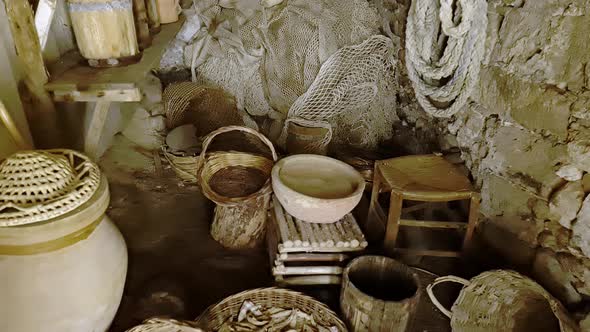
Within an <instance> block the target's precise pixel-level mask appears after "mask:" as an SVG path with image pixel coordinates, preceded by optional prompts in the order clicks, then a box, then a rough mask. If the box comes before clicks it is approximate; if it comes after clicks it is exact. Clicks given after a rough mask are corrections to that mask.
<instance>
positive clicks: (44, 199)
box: [0, 149, 100, 226]
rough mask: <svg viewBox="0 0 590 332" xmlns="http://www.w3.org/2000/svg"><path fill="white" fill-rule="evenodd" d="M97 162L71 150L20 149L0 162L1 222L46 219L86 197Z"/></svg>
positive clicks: (96, 177)
mask: <svg viewBox="0 0 590 332" xmlns="http://www.w3.org/2000/svg"><path fill="white" fill-rule="evenodd" d="M99 183H100V170H99V169H98V166H97V165H96V164H94V163H93V162H92V161H90V160H89V159H88V157H86V156H84V155H83V154H81V153H78V152H76V151H73V150H64V149H59V150H44V151H42V150H37V151H21V152H17V153H15V154H13V155H12V156H10V157H9V158H8V159H6V160H4V161H3V162H2V163H1V164H0V212H2V213H0V226H16V225H25V224H30V223H35V222H39V221H45V220H48V219H51V218H54V217H57V216H60V215H63V214H65V213H67V212H69V211H72V210H74V209H75V208H77V207H78V206H80V205H82V204H84V203H85V202H86V201H88V200H89V199H90V198H91V197H92V195H93V194H94V193H95V192H96V190H97V189H98V186H99Z"/></svg>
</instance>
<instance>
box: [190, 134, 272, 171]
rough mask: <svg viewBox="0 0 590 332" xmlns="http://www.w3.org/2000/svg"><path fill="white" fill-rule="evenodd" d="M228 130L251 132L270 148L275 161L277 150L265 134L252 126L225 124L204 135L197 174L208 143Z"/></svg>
mask: <svg viewBox="0 0 590 332" xmlns="http://www.w3.org/2000/svg"><path fill="white" fill-rule="evenodd" d="M230 131H243V132H246V133H249V134H252V135H254V136H256V137H258V138H259V139H260V140H261V141H262V142H263V143H264V144H266V145H267V146H268V148H269V149H270V152H271V154H272V159H273V161H275V162H276V161H277V160H278V157H277V152H276V151H275V147H274V145H273V144H272V142H271V141H270V140H269V139H268V138H267V137H266V136H264V135H262V134H261V133H259V132H258V131H256V130H254V129H252V128H248V127H243V126H226V127H221V128H219V129H217V130H214V131H212V132H211V133H209V135H207V137H205V140H204V141H203V149H202V150H201V156H200V157H199V160H198V161H197V174H200V172H201V167H203V163H204V162H205V153H206V152H207V149H208V148H209V144H211V142H212V141H213V139H214V138H215V137H216V136H217V135H220V134H223V133H227V132H230Z"/></svg>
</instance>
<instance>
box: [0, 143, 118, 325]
mask: <svg viewBox="0 0 590 332" xmlns="http://www.w3.org/2000/svg"><path fill="white" fill-rule="evenodd" d="M108 204H109V190H108V184H107V181H106V178H105V177H104V176H103V175H101V174H100V171H99V169H98V167H97V166H96V165H95V164H94V163H92V162H91V161H90V160H88V158H86V157H85V156H84V155H81V154H79V153H77V152H75V151H71V150H47V151H26V152H19V153H16V154H14V155H13V156H11V157H10V158H8V159H6V160H4V161H3V162H2V163H1V164H0V331H6V332H8V331H10V332H40V331H43V332H104V331H106V330H107V329H108V328H109V325H110V324H111V322H112V320H113V318H114V316H115V313H116V312H117V309H118V307H119V303H120V301H121V296H122V293H123V286H124V284H125V276H126V274H127V248H126V246H125V242H124V240H123V237H122V236H121V233H120V232H119V230H118V229H117V228H116V227H115V225H114V224H113V223H112V222H111V221H110V220H109V218H108V217H107V216H106V215H105V211H106V209H107V206H108Z"/></svg>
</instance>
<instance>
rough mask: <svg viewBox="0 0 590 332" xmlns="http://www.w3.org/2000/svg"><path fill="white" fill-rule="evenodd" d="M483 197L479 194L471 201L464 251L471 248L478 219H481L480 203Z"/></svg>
mask: <svg viewBox="0 0 590 332" xmlns="http://www.w3.org/2000/svg"><path fill="white" fill-rule="evenodd" d="M480 201H481V197H480V196H479V194H473V195H472V196H471V200H470V201H469V220H468V221H467V230H466V232H465V238H464V239H463V250H464V251H465V250H469V247H470V246H471V238H472V237H473V232H474V231H475V226H476V225H477V219H478V218H479V203H480Z"/></svg>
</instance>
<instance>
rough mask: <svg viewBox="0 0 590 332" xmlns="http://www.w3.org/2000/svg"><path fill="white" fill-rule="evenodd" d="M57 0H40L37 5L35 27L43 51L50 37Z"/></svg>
mask: <svg viewBox="0 0 590 332" xmlns="http://www.w3.org/2000/svg"><path fill="white" fill-rule="evenodd" d="M56 6H57V0H39V4H38V5H37V12H36V13H35V28H36V29H37V34H38V35H39V44H40V46H41V51H43V50H44V49H45V46H46V45H47V38H48V37H49V30H50V29H51V22H53V15H54V14H55V8H56Z"/></svg>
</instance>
